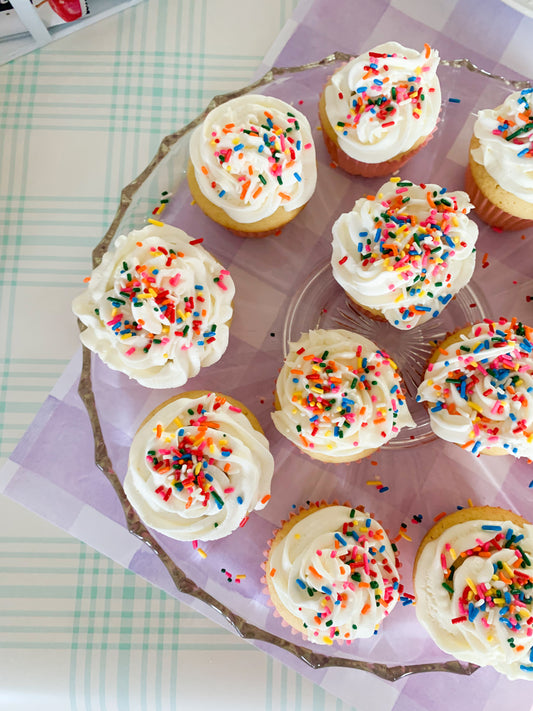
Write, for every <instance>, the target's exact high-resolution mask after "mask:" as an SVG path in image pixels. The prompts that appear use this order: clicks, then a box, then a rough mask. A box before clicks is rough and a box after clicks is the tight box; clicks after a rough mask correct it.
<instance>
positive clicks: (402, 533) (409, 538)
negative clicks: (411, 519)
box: [400, 530, 413, 541]
mask: <svg viewBox="0 0 533 711" xmlns="http://www.w3.org/2000/svg"><path fill="white" fill-rule="evenodd" d="M400 536H401V537H402V538H405V540H406V541H412V540H413V539H412V538H411V536H408V535H407V533H404V532H403V531H402V530H400Z"/></svg>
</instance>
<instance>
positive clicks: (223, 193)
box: [218, 190, 226, 197]
mask: <svg viewBox="0 0 533 711" xmlns="http://www.w3.org/2000/svg"><path fill="white" fill-rule="evenodd" d="M225 194H226V191H225V190H221V191H220V192H219V194H218V197H224V195H225Z"/></svg>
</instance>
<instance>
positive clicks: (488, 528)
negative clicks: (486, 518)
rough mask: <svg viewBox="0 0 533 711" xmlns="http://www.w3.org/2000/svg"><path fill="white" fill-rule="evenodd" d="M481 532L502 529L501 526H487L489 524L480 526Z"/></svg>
mask: <svg viewBox="0 0 533 711" xmlns="http://www.w3.org/2000/svg"><path fill="white" fill-rule="evenodd" d="M481 530H482V531H501V530H502V527H501V526H489V524H486V525H484V526H481Z"/></svg>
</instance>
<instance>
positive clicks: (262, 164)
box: [189, 94, 317, 224]
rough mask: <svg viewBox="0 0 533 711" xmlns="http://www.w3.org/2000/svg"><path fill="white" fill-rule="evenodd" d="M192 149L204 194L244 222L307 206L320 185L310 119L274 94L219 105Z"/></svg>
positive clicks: (197, 133) (198, 132)
mask: <svg viewBox="0 0 533 711" xmlns="http://www.w3.org/2000/svg"><path fill="white" fill-rule="evenodd" d="M189 150H190V157H191V162H192V164H193V166H194V174H195V177H196V181H197V183H198V186H199V188H200V190H201V191H202V193H203V194H204V195H205V197H207V198H208V199H209V200H210V201H211V202H213V203H214V204H215V205H217V206H218V207H220V208H222V209H223V210H224V211H225V212H226V213H227V214H228V215H229V216H230V217H231V218H232V219H233V220H236V221H237V222H240V223H246V224H249V223H252V222H257V221H259V220H262V219H264V218H265V217H269V216H270V215H272V214H273V213H274V212H276V210H277V209H278V208H279V207H282V208H284V209H285V210H289V211H291V210H295V209H297V208H299V207H302V206H303V205H305V204H306V203H307V201H308V200H309V198H310V197H311V195H312V194H313V192H314V190H315V187H316V177H317V170H316V156H315V147H314V143H313V138H312V135H311V127H310V125H309V121H308V120H307V118H306V117H305V116H304V115H303V114H302V113H301V112H300V111H297V110H296V109H294V108H293V107H292V106H290V105H289V104H287V103H285V102H284V101H281V100H280V99H276V98H274V97H272V96H260V95H255V94H249V95H246V96H241V97H238V98H237V99H232V100H231V101H227V102H226V103H224V104H221V105H220V106H217V107H216V108H215V109H213V110H212V111H211V112H210V113H209V114H208V115H207V117H206V118H205V120H204V122H203V123H202V124H201V125H200V126H198V128H196V129H195V131H194V132H193V134H192V136H191V141H190V147H189Z"/></svg>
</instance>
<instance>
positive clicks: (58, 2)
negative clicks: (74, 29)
mask: <svg viewBox="0 0 533 711" xmlns="http://www.w3.org/2000/svg"><path fill="white" fill-rule="evenodd" d="M46 3H48V4H49V5H50V7H51V8H52V10H53V11H54V12H55V13H56V15H59V17H60V18H61V19H62V20H64V21H65V22H73V21H74V20H79V19H80V17H83V16H84V15H86V14H87V5H86V4H85V0H42V2H39V3H37V5H35V7H36V8H39V7H41V5H45V4H46Z"/></svg>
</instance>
